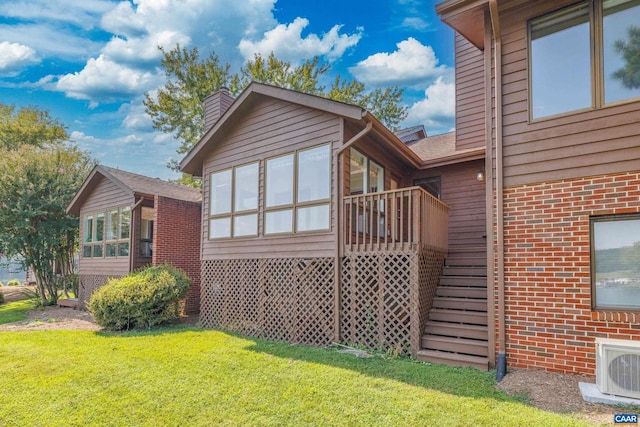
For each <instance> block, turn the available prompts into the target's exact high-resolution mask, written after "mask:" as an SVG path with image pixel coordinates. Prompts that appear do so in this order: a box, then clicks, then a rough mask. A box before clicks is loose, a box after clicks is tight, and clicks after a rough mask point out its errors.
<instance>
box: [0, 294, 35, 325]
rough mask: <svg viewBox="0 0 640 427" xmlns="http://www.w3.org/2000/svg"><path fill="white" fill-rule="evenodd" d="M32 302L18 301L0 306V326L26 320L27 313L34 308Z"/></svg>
mask: <svg viewBox="0 0 640 427" xmlns="http://www.w3.org/2000/svg"><path fill="white" fill-rule="evenodd" d="M35 306H36V302H35V301H33V300H20V301H14V302H8V303H6V304H0V325H2V324H4V323H12V322H19V321H21V320H26V319H27V311H28V310H31V309H32V308H35Z"/></svg>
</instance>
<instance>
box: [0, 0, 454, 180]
mask: <svg viewBox="0 0 640 427" xmlns="http://www.w3.org/2000/svg"><path fill="white" fill-rule="evenodd" d="M436 3H437V1H423V0H385V1H378V2H370V1H361V0H355V1H338V0H324V1H322V2H307V1H300V0H135V1H109V0H83V1H78V0H4V1H2V2H1V3H0V102H2V103H5V104H12V105H15V106H17V107H21V106H28V105H29V106H36V107H38V108H42V109H46V110H48V111H49V112H50V114H51V115H52V116H53V117H56V118H58V119H60V120H61V121H62V122H64V123H65V124H66V125H67V127H68V130H69V133H70V135H71V140H72V141H73V142H74V143H75V144H77V145H78V146H80V147H81V148H83V149H85V150H88V151H89V152H90V154H91V155H92V156H93V157H95V158H97V159H98V161H99V162H100V163H102V164H104V165H107V166H112V167H118V168H121V169H125V170H129V171H132V172H136V173H141V174H144V175H149V176H154V177H160V178H165V179H166V178H174V177H175V176H176V175H175V174H174V173H172V172H171V171H170V170H169V169H167V168H166V166H165V165H166V163H167V161H168V160H169V159H170V158H175V159H178V160H180V156H178V155H177V154H176V152H175V150H176V149H177V147H178V145H179V144H178V143H177V141H175V140H174V139H173V137H172V136H171V135H165V134H162V133H160V132H157V131H154V130H153V128H152V125H151V120H150V119H149V117H148V116H147V115H146V114H145V112H144V106H143V105H142V99H143V97H144V93H145V92H149V93H151V94H153V93H155V91H156V90H157V88H158V87H160V86H161V85H162V84H163V83H164V82H165V77H164V75H163V72H162V70H161V69H160V68H159V66H160V59H161V55H160V52H159V51H158V49H157V46H158V45H162V46H165V47H167V48H168V49H170V48H172V47H174V46H175V45H176V43H180V45H181V46H185V47H189V48H191V47H194V46H197V47H198V49H199V50H200V53H201V55H202V57H205V56H207V55H208V53H209V52H210V51H214V52H215V53H216V54H217V55H218V56H219V57H220V59H221V61H222V62H228V63H230V64H231V65H232V71H237V69H238V67H239V66H240V65H241V64H242V63H243V62H244V61H245V60H246V59H247V58H251V57H253V55H254V54H255V53H262V54H263V55H268V54H269V52H271V51H274V52H275V53H276V56H278V57H279V58H281V59H286V60H288V61H291V62H293V63H300V62H301V61H304V60H305V59H310V58H313V57H314V56H320V57H321V59H322V60H323V61H326V62H329V63H330V64H331V65H332V70H331V76H335V75H336V74H340V75H341V76H342V77H344V78H348V79H353V78H356V79H358V80H360V81H362V82H364V83H365V84H366V85H367V87H368V88H375V87H385V86H389V85H398V86H400V87H403V88H404V89H405V95H404V103H405V104H406V105H407V107H408V108H409V116H408V117H407V119H406V120H405V122H404V123H403V125H404V126H406V127H408V126H413V125H417V124H424V125H425V127H426V129H427V132H428V133H429V134H432V135H433V134H437V133H442V132H447V131H449V130H451V129H452V128H453V126H454V86H453V83H454V73H453V71H454V57H453V32H452V31H451V29H449V28H448V27H446V26H445V25H443V24H442V23H441V22H440V19H439V17H438V16H437V15H436V14H435V4H436Z"/></svg>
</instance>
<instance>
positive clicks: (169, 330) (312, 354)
mask: <svg viewBox="0 0 640 427" xmlns="http://www.w3.org/2000/svg"><path fill="white" fill-rule="evenodd" d="M187 332H195V333H208V332H215V333H224V334H226V335H228V336H230V337H234V338H237V339H239V340H243V341H245V342H246V344H245V345H243V347H244V349H245V350H247V351H252V352H256V353H262V354H266V355H270V356H274V357H278V358H281V359H288V360H297V361H301V362H306V363H312V364H321V365H327V366H331V367H333V368H338V369H346V370H349V371H353V372H357V373H359V374H362V375H366V376H369V377H372V378H385V379H390V380H394V381H401V382H403V383H406V384H409V385H413V386H417V387H421V388H425V389H429V390H435V391H440V392H443V393H448V394H452V395H455V396H461V397H470V398H490V399H494V400H498V401H505V402H519V403H524V404H527V398H526V396H518V397H510V396H508V395H507V394H506V393H504V392H502V391H499V390H497V389H496V388H495V387H494V385H495V380H494V373H493V372H482V371H479V370H476V369H473V368H454V367H449V366H444V365H434V364H429V363H422V362H418V361H416V360H413V359H409V358H405V357H401V358H386V357H381V356H376V357H373V358H358V357H355V356H352V355H349V354H343V353H339V352H338V351H337V350H336V349H332V348H320V347H310V346H306V345H299V344H288V343H282V342H274V341H266V340H262V339H257V338H252V337H246V336H242V335H240V334H237V333H234V332H229V331H222V330H213V329H204V328H201V327H199V326H197V325H194V324H186V325H185V324H177V325H164V326H162V327H159V328H156V329H152V330H130V331H124V332H108V331H98V332H96V334H97V335H99V336H103V337H109V338H124V339H126V338H135V337H140V336H160V335H167V334H182V333H187Z"/></svg>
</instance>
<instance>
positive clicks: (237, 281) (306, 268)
mask: <svg viewBox="0 0 640 427" xmlns="http://www.w3.org/2000/svg"><path fill="white" fill-rule="evenodd" d="M202 278H203V283H202V291H201V308H200V321H201V324H202V325H203V326H205V327H213V328H222V329H227V330H232V331H236V332H240V333H242V334H246V335H251V336H257V337H260V338H266V339H271V340H278V341H287V342H294V343H304V344H310V345H327V344H329V343H331V341H332V340H333V338H334V326H333V325H334V317H335V313H334V298H335V285H334V262H333V259H331V258H314V259H293V258H281V259H265V260H216V261H205V262H203V265H202Z"/></svg>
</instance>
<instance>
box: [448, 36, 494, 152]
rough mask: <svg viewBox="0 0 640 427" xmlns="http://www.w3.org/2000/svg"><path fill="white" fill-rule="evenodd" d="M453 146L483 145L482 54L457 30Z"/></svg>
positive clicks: (463, 148)
mask: <svg viewBox="0 0 640 427" xmlns="http://www.w3.org/2000/svg"><path fill="white" fill-rule="evenodd" d="M455 49H456V149H457V150H465V149H468V148H477V147H484V145H485V135H486V132H485V120H484V108H485V90H484V74H483V67H484V54H483V52H482V51H481V50H480V49H478V48H477V47H475V46H474V45H472V44H471V43H470V42H469V41H468V40H467V39H465V38H464V37H462V36H461V35H460V34H458V33H456V36H455Z"/></svg>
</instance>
